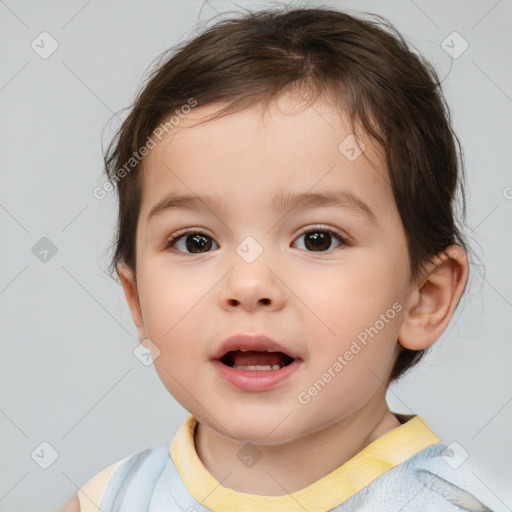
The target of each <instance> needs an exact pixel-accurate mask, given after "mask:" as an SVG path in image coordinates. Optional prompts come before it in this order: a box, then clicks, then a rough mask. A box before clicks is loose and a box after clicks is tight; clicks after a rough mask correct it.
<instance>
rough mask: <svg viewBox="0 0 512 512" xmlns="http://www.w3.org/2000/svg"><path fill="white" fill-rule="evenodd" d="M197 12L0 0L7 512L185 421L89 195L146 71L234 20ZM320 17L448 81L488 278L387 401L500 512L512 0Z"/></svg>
mask: <svg viewBox="0 0 512 512" xmlns="http://www.w3.org/2000/svg"><path fill="white" fill-rule="evenodd" d="M201 3H202V2H198V1H193V2H177V1H164V0H160V1H158V0H152V1H149V2H142V1H134V2H122V1H121V0H107V1H103V2H100V1H99V0H92V1H88V2H87V1H68V2H64V1H61V2H57V1H41V2H36V1H34V0H33V1H24V2H23V1H15V0H5V1H0V41H1V63H2V64H1V66H0V104H1V114H2V115H1V120H0V130H1V133H0V152H1V154H0V156H1V160H0V161H1V173H2V187H1V189H0V219H1V240H2V246H3V250H2V251H1V253H0V254H1V258H2V259H1V277H0V312H1V318H0V321H1V332H2V334H1V343H2V345H1V357H0V393H1V395H0V443H1V455H0V511H2V512H4V511H12V512H17V511H22V510H25V511H26V510H31V511H50V510H56V509H57V508H59V507H60V506H61V505H62V504H63V502H64V501H66V500H67V499H68V498H70V497H71V496H72V495H73V494H75V493H76V492H77V490H78V488H79V487H80V486H81V485H83V484H85V482H86V481H88V480H89V479H90V478H91V477H92V476H93V475H94V474H96V473H97V472H98V471H100V470H101V469H103V468H105V467H106V466H108V465H110V464H112V463H113V462H115V461H117V460H119V459H121V458H123V457H125V456H127V455H129V454H130V453H133V452H135V451H139V450H142V449H144V448H147V447H150V446H156V445H158V444H161V443H164V442H166V441H170V439H172V437H173V436H174V433H175V432H176V429H177V428H178V426H179V425H180V424H181V422H182V421H183V420H184V419H185V418H186V417H187V416H188V413H187V411H185V410H184V409H183V408H182V407H181V406H179V405H178V404H177V403H176V402H175V401H174V399H173V398H172V396H170V395H169V393H168V392H167V391H166V390H165V388H164V387H163V385H162V384H161V382H160V380H159V378H158V376H157V374H156V372H155V371H154V369H153V367H152V366H149V367H146V366H144V365H143V364H141V362H140V361H139V360H138V359H137V358H136V357H135V356H134V355H133V353H132V351H133V349H134V348H135V347H136V346H137V335H136V330H135V327H134V325H133V322H132V319H131V316H130V314H129V310H128V307H127V304H126V301H125V298H124V295H123V293H122V288H121V286H120V285H118V284H117V283H116V282H114V281H113V280H111V279H110V278H109V277H108V276H107V275H106V273H105V270H106V265H107V262H108V255H109V253H108V251H107V249H108V246H109V244H110V242H111V237H112V235H113V229H114V225H115V215H116V210H115V208H116V205H115V201H114V200H115V195H114V194H113V193H110V194H108V195H107V198H105V199H104V200H102V201H98V200H96V199H95V198H94V197H93V195H92V190H93V188H94V187H95V186H97V185H98V184H100V183H102V182H103V178H102V157H101V142H100V141H101V132H102V129H103V128H104V127H105V131H104V133H103V140H104V143H105V142H108V140H109V136H110V135H111V134H112V133H113V129H114V128H115V127H116V126H117V122H116V121H115V118H114V121H111V122H110V125H109V127H106V126H107V122H108V121H109V119H110V118H111V116H112V115H113V113H116V112H118V111H120V109H122V108H123V107H125V106H127V105H128V104H129V103H130V102H131V101H132V100H133V97H134V94H135V91H136V90H137V88H138V86H139V84H140V82H141V79H142V78H143V76H144V72H145V71H146V69H147V67H148V66H149V65H150V64H151V62H152V61H153V59H154V58H155V57H156V56H157V55H158V54H159V53H160V52H162V51H163V50H165V49H167V48H168V47H169V46H171V45H173V44H175V43H177V42H178V41H179V40H181V39H183V38H184V37H188V36H189V35H192V34H193V33H195V32H196V31H197V30H199V29H200V28H201V24H202V25H203V26H204V23H205V22H206V21H207V20H208V19H210V18H211V17H213V16H214V15H215V14H216V13H217V12H221V13H222V12H225V11H226V10H229V9H231V10H233V9H236V6H235V5H234V4H233V3H231V2H228V1H225V2H222V1H217V0H211V1H210V2H209V3H208V4H207V5H205V6H204V8H203V9H202V11H201V13H199V11H200V7H201ZM239 4H240V5H242V6H244V7H252V8H261V7H262V6H264V5H268V3H267V4H265V2H260V3H258V4H256V3H251V2H239ZM293 4H294V5H296V6H300V5H310V6H315V5H317V4H318V3H317V2H302V3H299V2H293ZM322 4H323V5H330V6H337V7H340V8H348V9H350V10H353V12H356V13H357V12H358V11H361V10H363V11H364V10H368V11H371V12H376V13H379V14H382V15H384V16H386V17H388V18H389V19H390V20H391V21H392V22H393V23H394V24H395V25H396V27H397V28H398V29H399V30H400V31H401V32H402V33H403V35H404V36H405V37H406V38H407V40H408V41H409V42H410V43H411V44H413V45H414V46H415V47H416V48H417V49H418V50H419V51H421V52H423V53H424V54H425V55H426V56H427V57H428V58H429V59H430V60H431V61H432V62H433V63H434V64H436V66H437V69H438V70H439V73H440V75H441V76H442V77H445V76H446V77H447V78H446V80H445V82H444V83H445V92H446V96H447V98H448V101H449V104H450V105H451V107H452V110H453V116H454V125H455V129H456V132H457V133H458V135H459V137H460V139H461V142H462V144H463V146H464V149H465V157H466V164H467V171H468V196H469V210H468V218H467V224H468V232H469V234H470V240H471V243H472V245H473V248H474V249H475V251H476V253H477V255H478V256H479V258H480V259H481V261H482V263H483V264H484V265H485V268H484V267H482V266H480V267H476V268H475V267H473V270H472V279H471V285H470V288H469V290H468V291H467V295H466V296H465V299H464V301H463V303H462V304H461V306H462V307H461V308H458V309H457V312H456V315H455V317H454V319H453V320H452V323H451V324H450V327H449V328H448V329H447V331H446V333H445V334H444V335H443V337H442V338H441V340H440V341H439V342H438V343H437V344H436V346H435V350H434V352H433V353H432V354H431V355H430V356H429V357H428V358H427V359H426V360H425V361H424V363H423V364H422V365H421V367H419V368H417V369H416V370H415V371H414V372H412V373H411V374H410V375H409V376H408V377H406V378H405V379H404V380H403V381H401V382H400V383H399V384H397V385H394V386H392V387H391V388H390V390H389V393H388V400H389V405H390V407H391V408H392V409H393V410H395V411H398V412H404V413H409V414H411V413H415V414H421V415H422V416H423V417H424V418H425V419H426V420H427V421H428V423H429V424H430V425H431V427H432V428H433V429H434V430H435V431H436V432H437V433H438V434H439V435H440V436H441V437H442V438H443V440H444V441H446V442H452V441H457V442H458V443H459V444H460V445H461V446H463V447H464V449H465V450H466V451H467V452H468V453H469V459H468V460H469V461H470V462H471V464H472V466H473V467H474V469H475V473H476V474H477V476H478V477H479V478H480V479H481V480H482V481H483V482H484V484H485V485H486V486H488V487H489V488H490V489H491V490H492V491H493V492H494V493H495V495H496V502H495V503H493V504H492V505H493V506H494V507H496V508H497V509H500V510H512V485H511V483H512V467H511V464H510V461H511V460H512V443H511V441H510V432H512V403H511V402H512V386H511V383H512V380H511V375H510V368H511V360H512V344H511V343H510V332H511V328H512V315H511V312H512V309H511V308H512V288H511V284H512V279H511V271H510V261H512V258H511V257H512V254H511V253H512V247H511V245H512V244H511V238H510V229H511V224H512V219H511V211H512V200H511V199H510V197H512V189H510V188H507V187H511V186H512V175H511V172H510V161H511V157H512V154H511V153H512V152H511V149H510V145H511V140H512V138H511V131H512V130H511V123H510V121H511V113H512V77H511V71H510V51H511V49H512V36H511V34H512V30H511V28H512V26H511V25H512V23H511V15H512V3H511V2H510V1H507V0H501V1H496V0H478V1H463V0H458V1H448V2H447V1H428V2H427V1H426V0H415V1H412V0H400V1H399V0H395V1H386V2H375V1H373V2H372V1H346V0H340V1H338V2H323V3H322ZM273 5H275V3H274V4H273ZM43 31H47V32H49V33H50V34H51V36H52V37H53V38H54V39H55V40H56V41H57V43H58V45H59V46H58V48H57V50H56V51H55V52H54V53H53V54H52V55H51V56H49V57H48V58H46V59H43V58H41V57H40V55H39V54H38V53H36V52H35V51H34V50H33V49H32V47H31V43H32V41H33V40H36V42H37V41H38V40H40V39H37V37H38V36H39V34H40V33H41V32H43ZM453 31H457V32H458V33H459V34H460V35H461V36H462V37H463V38H464V40H466V41H467V43H468V44H469V47H468V49H467V50H466V51H465V52H464V53H463V54H461V55H460V56H458V57H457V58H455V59H452V58H451V57H450V56H448V55H447V53H445V51H444V50H443V48H442V47H441V43H442V41H443V40H445V39H446V37H447V36H448V35H449V34H451V33H452V32H453ZM457 44H459V43H457ZM45 47H46V48H48V47H49V46H48V45H46V46H45ZM456 48H457V46H456ZM458 48H460V46H458ZM119 117H120V119H124V114H123V113H120V115H119ZM507 197H508V198H507ZM43 237H47V238H48V239H49V240H51V242H52V243H53V244H54V245H55V246H56V248H57V252H56V254H55V255H53V256H51V253H49V255H48V261H47V262H42V261H40V259H39V258H38V257H36V255H35V254H34V253H33V247H34V246H36V244H38V243H40V244H41V243H43V244H44V243H47V242H44V241H43V242H40V240H41V238H43ZM36 247H39V246H36ZM50 256H51V257H50ZM484 272H485V273H484ZM484 276H485V277H484ZM44 441H46V442H47V443H49V444H50V445H51V446H52V447H53V449H55V450H56V452H57V453H58V458H57V459H56V460H55V462H54V463H53V464H52V465H51V466H49V467H48V469H42V468H41V467H40V465H39V464H44V463H45V461H46V463H48V462H49V461H50V459H49V457H50V456H51V449H49V448H48V447H46V448H45V445H43V451H41V447H40V443H42V442H44ZM38 447H39V448H38ZM34 450H36V452H35V453H36V455H34V459H35V460H37V461H38V463H39V464H38V463H36V462H35V460H34V459H33V458H32V456H31V454H32V453H33V452H34ZM43 453H44V455H43ZM37 454H39V457H38V456H37Z"/></svg>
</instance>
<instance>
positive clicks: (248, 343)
mask: <svg viewBox="0 0 512 512" xmlns="http://www.w3.org/2000/svg"><path fill="white" fill-rule="evenodd" d="M232 350H256V351H260V352H264V351H266V352H282V353H283V354H286V355H288V356H290V357H293V359H298V358H299V356H298V354H297V353H295V352H294V351H293V350H291V349H289V348H286V347H284V346H282V345H280V344H279V343H277V341H274V340H273V339H271V338H269V337H268V336H265V335H261V334H260V335H250V334H236V335H235V336H230V337H229V338H227V339H226V340H224V342H223V343H222V345H220V347H219V348H218V349H217V350H216V351H215V352H214V353H213V355H212V357H211V358H212V359H221V358H222V356H224V355H225V354H227V353H228V352H231V351H232Z"/></svg>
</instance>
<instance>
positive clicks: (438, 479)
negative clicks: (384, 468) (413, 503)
mask: <svg viewBox="0 0 512 512" xmlns="http://www.w3.org/2000/svg"><path fill="white" fill-rule="evenodd" d="M453 444H454V443H452V444H451V445H448V446H447V445H446V444H444V443H443V442H439V443H436V444H434V445H433V446H430V447H428V448H426V449H425V450H422V451H421V452H419V453H418V454H416V456H414V457H412V458H411V459H409V460H408V461H407V462H405V463H404V464H403V465H402V467H401V468H399V471H397V474H400V477H401V479H402V481H408V482H409V483H410V484H412V483H413V482H414V484H415V485H416V486H417V487H418V488H419V489H421V490H422V494H423V497H424V499H425V500H426V502H428V504H429V506H431V505H432V504H433V503H436V506H442V507H444V508H446V510H448V507H450V510H452V508H453V510H467V511H474V510H478V511H481V512H492V511H491V509H490V508H489V506H488V505H489V503H490V502H491V501H490V500H492V501H493V498H492V496H491V495H490V493H489V491H488V489H487V488H486V487H485V486H484V485H482V482H481V481H479V480H478V479H477V478H476V477H475V474H474V472H473V471H472V469H473V468H472V466H471V465H470V464H469V463H468V462H467V461H466V458H467V457H465V456H464V454H463V453H462V452H459V453H458V450H457V449H455V450H454V447H453V446H452V445H453ZM466 455H467V454H466ZM414 484H413V486H414ZM444 508H443V510H444ZM433 509H434V510H437V509H436V508H433ZM426 510H430V508H428V507H427V508H426Z"/></svg>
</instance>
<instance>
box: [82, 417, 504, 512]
mask: <svg viewBox="0 0 512 512" xmlns="http://www.w3.org/2000/svg"><path fill="white" fill-rule="evenodd" d="M396 416H397V417H398V419H399V420H400V421H401V422H402V424H401V425H400V426H399V427H397V428H395V429H393V430H391V431H389V432H387V433H386V434H384V435H383V436H381V437H380V438H378V439H377V440H375V441H373V442H372V443H370V444H369V445H368V446H366V447H365V448H364V449H363V450H361V451H360V452H359V453H357V454H356V455H355V456H354V457H352V458H351V459H349V460H348V461H347V462H345V463H344V464H342V465H341V466H340V467H339V468H337V469H336V470H334V471H333V472H331V473H329V474H328V475H326V476H325V477H323V478H321V479H320V480H318V481H316V482H315V483H313V484H311V485H310V486H308V487H306V488H304V489H301V490H300V491H298V492H295V493H292V494H287V495H283V496H261V495H255V494H248V493H242V492H238V491H234V490H232V489H229V488H226V487H223V486H222V485H221V484H220V483H219V482H218V481H217V480H215V479H214V478H213V476H212V475H211V474H210V473H209V472H208V470H207V469H206V468H205V466H204V465H203V464H202V462H201V460H200V459H199V456H198V455H197V452H196V450H195V445H194V432H195V427H196V425H197V421H196V419H195V418H194V417H193V416H190V417H188V418H187V419H186V420H185V421H184V422H183V423H182V425H181V427H180V429H179V430H178V432H177V434H176V435H175V437H174V438H173V440H172V441H171V443H170V446H169V445H168V444H167V445H165V446H159V447H156V448H152V449H146V450H143V451H141V452H138V453H134V454H132V455H130V456H128V457H126V458H124V459H122V460H121V461H118V462H116V463H115V464H112V465H111V466H109V467H108V468H106V469H105V470H103V471H102V472H100V473H98V474H97V475H95V476H94V477H93V478H92V479H91V480H89V482H87V483H86V484H85V485H84V486H83V487H82V488H81V489H80V491H79V493H78V497H79V500H80V506H81V512H100V511H101V512H135V511H137V512H140V511H143V510H144V511H148V512H164V511H166V512H169V511H175V510H176V511H186V512H208V511H213V512H232V511H258V512H265V511H272V512H295V511H297V512H304V511H307V512H327V511H334V512H355V511H365V512H377V511H378V512H398V511H401V512H416V511H418V512H419V511H422V512H425V511H426V512H430V511H432V512H433V511H447V512H460V511H461V510H463V511H464V510H466V511H470V512H493V510H495V511H496V512H499V511H498V509H491V508H489V506H488V505H487V504H488V503H490V500H491V499H492V496H491V493H490V491H489V490H488V489H487V488H486V487H485V486H484V485H483V484H482V483H481V481H480V480H479V479H478V478H477V477H476V475H475V474H474V473H473V472H472V470H471V467H470V465H469V463H468V462H467V461H466V460H464V459H463V457H462V458H461V453H457V446H455V450H454V448H453V447H451V445H450V446H447V445H445V444H444V443H442V442H441V441H440V439H439V437H438V436H437V435H436V434H435V433H434V432H433V431H432V429H430V427H429V426H428V424H427V423H426V422H425V420H424V419H423V418H422V417H421V416H404V415H399V414H396ZM454 452H455V453H454ZM240 463H242V461H240Z"/></svg>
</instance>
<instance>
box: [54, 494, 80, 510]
mask: <svg viewBox="0 0 512 512" xmlns="http://www.w3.org/2000/svg"><path fill="white" fill-rule="evenodd" d="M59 512H81V511H80V500H79V499H78V496H74V497H73V498H71V499H70V500H69V501H68V502H66V503H65V504H64V506H63V507H62V508H61V509H60V510H59Z"/></svg>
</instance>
